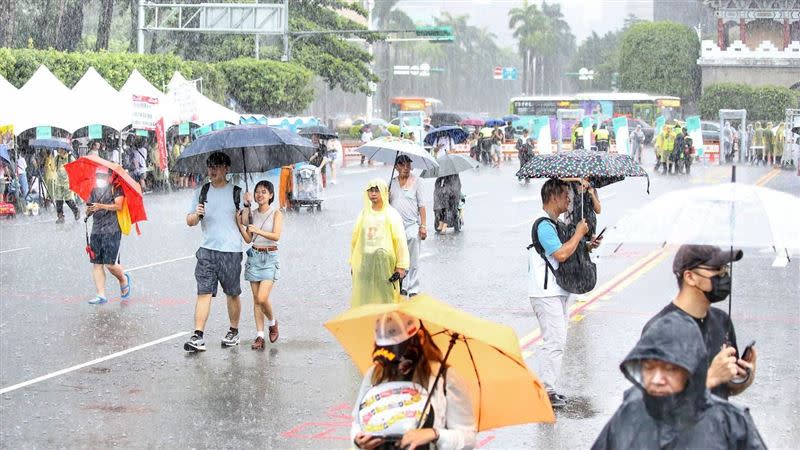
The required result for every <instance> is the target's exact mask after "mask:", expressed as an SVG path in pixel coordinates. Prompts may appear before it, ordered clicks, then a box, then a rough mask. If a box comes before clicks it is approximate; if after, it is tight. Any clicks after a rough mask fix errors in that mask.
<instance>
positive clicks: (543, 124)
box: [533, 116, 553, 155]
mask: <svg viewBox="0 0 800 450" xmlns="http://www.w3.org/2000/svg"><path fill="white" fill-rule="evenodd" d="M533 137H534V139H536V149H537V150H538V151H539V154H540V155H549V154H550V153H553V146H552V143H553V139H552V137H551V136H550V117H549V116H536V117H534V118H533Z"/></svg>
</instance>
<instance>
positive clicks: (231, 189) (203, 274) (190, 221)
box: [183, 152, 249, 352]
mask: <svg viewBox="0 0 800 450" xmlns="http://www.w3.org/2000/svg"><path fill="white" fill-rule="evenodd" d="M206 165H207V166H208V178H209V179H210V180H211V181H210V184H209V186H208V187H207V188H206V189H205V191H206V194H205V198H203V199H202V202H201V199H200V196H201V193H202V192H203V191H204V189H203V187H202V186H201V187H200V188H199V189H198V190H197V191H196V192H195V195H193V196H192V200H191V204H190V208H189V213H188V214H187V215H186V224H187V225H188V226H190V227H193V226H196V225H201V228H202V229H203V242H202V244H200V248H199V249H198V250H197V253H196V254H195V256H196V257H197V265H196V266H195V269H194V277H195V280H196V281H197V304H196V305H195V311H194V333H193V334H192V336H191V337H190V338H189V340H188V341H186V343H185V344H183V349H184V350H186V351H187V352H201V351H205V349H206V343H205V339H204V330H205V326H206V321H207V320H208V315H209V313H210V311H211V298H212V297H214V296H216V295H217V287H218V285H221V286H222V291H223V292H224V293H225V296H226V297H227V300H228V318H229V319H230V329H229V330H228V332H227V333H226V334H225V337H224V338H222V346H223V347H232V346H235V345H238V344H239V317H240V316H241V312H242V305H241V303H240V301H239V295H240V294H241V293H242V286H241V274H242V236H241V234H240V233H239V226H238V224H237V221H236V215H237V213H238V211H237V210H238V206H239V205H237V204H236V200H237V195H236V190H237V189H239V188H237V187H235V186H234V185H233V184H232V183H229V182H228V181H227V178H226V176H227V174H228V169H230V166H231V159H230V158H229V157H228V155H226V154H224V153H221V152H215V153H212V154H211V155H210V156H209V157H208V160H207V161H206ZM244 206H245V207H247V206H249V205H247V204H245V205H244Z"/></svg>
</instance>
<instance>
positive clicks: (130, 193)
mask: <svg viewBox="0 0 800 450" xmlns="http://www.w3.org/2000/svg"><path fill="white" fill-rule="evenodd" d="M98 167H105V168H107V169H109V170H111V172H112V173H113V180H114V181H112V182H115V183H117V184H118V185H119V187H120V188H122V192H123V193H124V195H125V203H124V204H123V208H127V209H128V214H129V215H130V218H131V224H134V225H135V226H136V232H137V233H138V234H142V233H141V231H140V230H139V225H138V224H137V222H141V221H143V220H147V213H146V212H145V210H144V199H143V198H142V188H141V186H140V185H139V183H137V182H136V181H135V180H134V179H133V178H131V176H130V175H128V172H126V171H125V169H123V168H122V166H120V165H119V164H116V163H113V162H111V161H108V160H105V159H103V158H101V157H99V156H93V155H89V156H83V157H81V158H78V159H77V160H75V161H73V162H71V163H69V164H66V165H64V169H65V170H66V171H67V176H68V177H69V188H70V189H71V190H72V191H73V192H75V193H76V194H78V196H80V198H82V199H83V200H84V201H88V200H89V196H90V195H91V194H92V189H94V187H95V182H96V180H95V173H96V172H97V168H98Z"/></svg>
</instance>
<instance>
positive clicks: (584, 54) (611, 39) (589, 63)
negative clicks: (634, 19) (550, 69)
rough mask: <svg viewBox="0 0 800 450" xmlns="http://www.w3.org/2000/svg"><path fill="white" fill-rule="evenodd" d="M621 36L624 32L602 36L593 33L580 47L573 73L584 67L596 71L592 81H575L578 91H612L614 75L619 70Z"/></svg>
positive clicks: (574, 61)
mask: <svg viewBox="0 0 800 450" xmlns="http://www.w3.org/2000/svg"><path fill="white" fill-rule="evenodd" d="M621 36H622V31H609V32H607V33H606V34H604V35H602V36H600V35H598V34H597V33H595V32H592V34H591V35H590V36H589V37H588V38H586V40H585V41H584V42H583V43H582V44H581V45H580V46H579V47H578V50H577V52H576V53H575V56H574V58H573V63H572V69H573V70H572V71H573V72H577V71H578V70H580V69H581V68H583V67H585V68H587V69H589V70H594V71H595V75H594V80H592V81H581V80H574V82H575V83H577V86H578V90H580V91H586V90H601V91H610V90H611V80H612V77H613V74H614V73H615V72H617V71H618V70H619V61H620V52H619V50H620V49H619V43H620V40H621Z"/></svg>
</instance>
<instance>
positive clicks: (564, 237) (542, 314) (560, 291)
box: [528, 179, 600, 408]
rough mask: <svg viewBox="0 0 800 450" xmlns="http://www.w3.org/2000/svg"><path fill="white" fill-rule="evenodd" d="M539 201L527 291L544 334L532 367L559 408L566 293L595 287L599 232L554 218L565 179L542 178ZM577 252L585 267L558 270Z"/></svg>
mask: <svg viewBox="0 0 800 450" xmlns="http://www.w3.org/2000/svg"><path fill="white" fill-rule="evenodd" d="M542 205H543V206H542V211H541V212H540V213H539V215H538V216H537V218H536V220H535V222H534V224H533V229H532V230H531V238H532V241H533V242H532V244H531V245H529V246H528V251H529V253H528V297H530V300H531V306H532V307H533V312H534V314H535V315H536V319H537V320H538V321H539V327H540V328H541V333H542V340H543V343H542V347H541V351H540V352H538V354H537V358H536V363H537V370H536V373H537V374H539V376H540V377H541V379H542V382H543V383H544V385H545V389H546V390H547V394H548V397H549V398H550V403H551V404H552V405H553V407H555V408H559V407H564V406H566V397H564V396H563V395H561V394H559V393H558V392H557V391H556V383H557V380H558V378H559V375H560V372H561V360H562V357H563V355H564V347H565V346H566V341H567V320H568V316H567V298H568V297H569V294H570V293H571V292H572V293H584V292H588V291H589V290H591V289H592V288H593V287H594V283H595V282H596V281H597V274H596V271H595V270H594V266H593V263H591V261H589V260H588V249H593V248H596V247H597V246H598V245H599V243H600V238H596V239H594V240H592V241H590V242H588V243H587V242H584V240H583V239H584V236H585V235H586V234H587V233H588V232H589V226H588V225H587V224H586V220H585V219H581V220H580V222H578V223H577V225H576V226H575V228H574V231H573V229H572V227H571V226H567V225H565V224H564V223H563V222H560V221H558V216H560V215H561V214H563V213H565V212H566V211H567V207H568V206H569V185H568V184H567V183H565V182H564V181H561V180H557V179H550V180H547V182H545V183H544V185H543V186H542ZM582 246H586V247H588V248H582ZM579 256H580V257H581V258H587V259H586V260H585V264H586V266H587V271H586V273H565V272H563V270H562V271H560V270H559V269H560V265H562V264H565V262H567V261H568V260H570V259H571V258H577V257H579ZM589 265H591V268H588V266H589ZM561 269H563V267H562V268H561Z"/></svg>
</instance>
